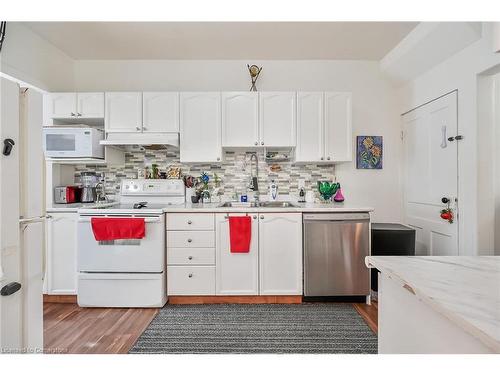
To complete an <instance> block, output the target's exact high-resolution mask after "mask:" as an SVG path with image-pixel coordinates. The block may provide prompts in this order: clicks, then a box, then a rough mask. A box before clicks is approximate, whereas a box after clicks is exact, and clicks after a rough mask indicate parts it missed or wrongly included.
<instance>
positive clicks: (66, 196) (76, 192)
mask: <svg viewBox="0 0 500 375" xmlns="http://www.w3.org/2000/svg"><path fill="white" fill-rule="evenodd" d="M81 191H82V188H81V187H80V186H56V187H55V188H54V203H76V202H80V201H81V199H80V197H81Z"/></svg>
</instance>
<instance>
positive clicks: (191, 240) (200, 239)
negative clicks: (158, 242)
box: [167, 230, 215, 249]
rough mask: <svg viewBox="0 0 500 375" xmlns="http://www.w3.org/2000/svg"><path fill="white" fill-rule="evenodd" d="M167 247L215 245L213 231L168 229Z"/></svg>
mask: <svg viewBox="0 0 500 375" xmlns="http://www.w3.org/2000/svg"><path fill="white" fill-rule="evenodd" d="M167 247H168V248H169V249H170V248H172V247H189V248H191V247H215V233H214V232H212V231H175V230H173V231H168V232H167Z"/></svg>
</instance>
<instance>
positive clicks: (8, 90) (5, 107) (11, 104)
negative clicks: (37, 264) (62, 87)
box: [0, 78, 23, 349]
mask: <svg viewBox="0 0 500 375" xmlns="http://www.w3.org/2000/svg"><path fill="white" fill-rule="evenodd" d="M0 97H1V100H0V141H1V144H2V148H3V143H4V140H6V139H12V140H13V141H14V142H15V145H14V147H13V148H12V152H11V153H10V155H8V156H5V155H3V153H2V154H0V258H1V261H0V263H1V267H2V268H1V270H0V271H1V272H0V273H3V276H0V278H1V279H2V280H1V282H0V288H3V287H4V286H6V285H7V284H10V283H19V284H21V283H22V279H21V278H22V274H21V260H22V257H21V252H20V240H19V178H20V176H19V150H20V148H19V85H18V84H17V83H14V82H12V81H8V80H6V79H4V78H1V79H0ZM22 293H23V292H22V288H21V290H19V291H17V292H16V293H13V294H11V295H6V296H0V314H1V320H0V331H1V332H0V348H1V349H18V348H21V347H22V346H23V340H22V316H23V312H22V302H23V295H22Z"/></svg>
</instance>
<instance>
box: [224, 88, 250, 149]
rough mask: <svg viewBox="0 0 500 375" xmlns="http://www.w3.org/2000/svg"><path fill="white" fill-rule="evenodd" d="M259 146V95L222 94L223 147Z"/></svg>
mask: <svg viewBox="0 0 500 375" xmlns="http://www.w3.org/2000/svg"><path fill="white" fill-rule="evenodd" d="M258 145H259V95H258V93H256V92H224V93H222V146H223V147H255V146H258Z"/></svg>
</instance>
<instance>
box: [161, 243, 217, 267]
mask: <svg viewBox="0 0 500 375" xmlns="http://www.w3.org/2000/svg"><path fill="white" fill-rule="evenodd" d="M167 264H168V265H169V266H171V265H176V264H181V265H214V264H215V249H214V248H205V247H197V248H179V247H174V248H170V249H168V251H167Z"/></svg>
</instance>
